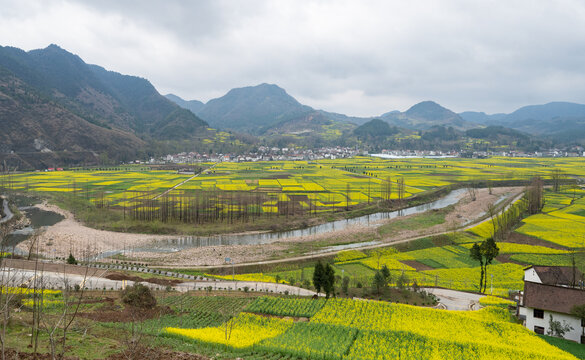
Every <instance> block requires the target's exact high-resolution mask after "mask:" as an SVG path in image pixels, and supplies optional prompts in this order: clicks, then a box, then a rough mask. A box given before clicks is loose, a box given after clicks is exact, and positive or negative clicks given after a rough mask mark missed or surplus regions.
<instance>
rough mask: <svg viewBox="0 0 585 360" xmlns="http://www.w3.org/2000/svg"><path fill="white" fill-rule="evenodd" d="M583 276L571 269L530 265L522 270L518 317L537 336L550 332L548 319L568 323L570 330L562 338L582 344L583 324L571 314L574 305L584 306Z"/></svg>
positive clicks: (584, 340)
mask: <svg viewBox="0 0 585 360" xmlns="http://www.w3.org/2000/svg"><path fill="white" fill-rule="evenodd" d="M582 279H583V274H582V273H581V272H580V271H579V270H578V269H576V268H574V267H566V266H530V267H528V268H526V269H524V292H523V294H522V296H521V298H520V302H519V307H518V314H519V317H520V319H522V320H523V321H524V324H525V326H526V327H527V328H528V329H530V330H533V331H534V332H535V333H537V334H548V333H549V332H550V327H551V320H552V321H558V322H560V323H561V324H568V325H569V326H570V328H571V330H569V331H567V332H566V333H565V334H564V335H563V337H564V338H565V339H568V340H573V341H577V342H580V343H584V342H585V337H584V336H582V334H583V329H584V327H585V323H583V322H582V319H580V318H579V317H577V316H574V315H571V310H572V309H573V307H574V306H575V305H583V304H585V290H584V289H583V282H582Z"/></svg>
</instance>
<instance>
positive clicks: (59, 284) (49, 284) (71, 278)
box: [0, 267, 316, 296]
mask: <svg viewBox="0 0 585 360" xmlns="http://www.w3.org/2000/svg"><path fill="white" fill-rule="evenodd" d="M80 268H81V269H83V268H82V267H80ZM90 270H91V271H93V270H94V269H90ZM107 272H108V271H107V270H102V271H101V272H96V273H95V275H93V276H87V277H86V276H84V275H80V273H79V272H78V273H75V274H71V273H63V272H53V271H43V272H40V271H38V272H35V271H34V270H31V269H14V268H6V269H4V270H2V271H0V277H1V278H2V279H3V280H4V281H5V282H6V283H8V285H9V286H21V285H26V286H32V285H33V284H34V281H35V280H36V281H37V283H38V281H41V282H42V283H43V284H44V287H45V288H47V289H61V288H64V287H66V286H69V287H75V285H79V286H80V287H86V288H88V289H92V290H102V289H106V290H120V289H123V288H124V287H126V286H130V285H133V284H134V282H133V281H129V280H110V279H106V278H105V277H104V276H105V275H106V273H107ZM143 284H144V285H146V286H148V287H150V288H152V289H157V290H165V289H166V286H162V285H156V284H151V283H147V282H143ZM209 287H211V289H212V290H242V291H243V290H244V288H245V287H248V289H249V291H254V292H257V291H260V292H271V293H283V294H284V293H286V292H287V291H288V293H289V294H291V295H301V296H313V295H314V294H316V293H315V292H314V291H311V290H307V289H303V288H299V287H296V286H290V285H286V284H275V283H263V282H252V281H224V280H216V281H186V282H183V283H180V284H177V285H176V286H174V287H173V288H174V289H175V290H177V291H181V292H186V291H189V290H206V289H208V288H209Z"/></svg>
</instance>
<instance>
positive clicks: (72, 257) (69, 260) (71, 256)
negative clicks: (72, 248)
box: [67, 253, 77, 265]
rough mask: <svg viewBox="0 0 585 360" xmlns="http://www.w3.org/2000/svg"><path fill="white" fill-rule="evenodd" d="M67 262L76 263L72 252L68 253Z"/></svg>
mask: <svg viewBox="0 0 585 360" xmlns="http://www.w3.org/2000/svg"><path fill="white" fill-rule="evenodd" d="M67 264H70V265H77V260H75V257H74V256H73V254H72V253H69V257H68V258H67Z"/></svg>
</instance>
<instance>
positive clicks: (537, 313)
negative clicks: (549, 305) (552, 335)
mask: <svg viewBox="0 0 585 360" xmlns="http://www.w3.org/2000/svg"><path fill="white" fill-rule="evenodd" d="M534 317H535V318H537V319H544V310H540V309H534ZM535 331H536V330H535Z"/></svg>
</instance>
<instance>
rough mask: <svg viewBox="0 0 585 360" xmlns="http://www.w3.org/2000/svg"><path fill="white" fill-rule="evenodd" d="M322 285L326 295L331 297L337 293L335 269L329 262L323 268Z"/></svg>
mask: <svg viewBox="0 0 585 360" xmlns="http://www.w3.org/2000/svg"><path fill="white" fill-rule="evenodd" d="M321 286H322V287H323V291H325V297H326V298H329V296H330V295H333V294H334V293H335V270H333V267H332V266H331V265H329V264H327V265H325V268H324V270H323V278H322V283H321Z"/></svg>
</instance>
